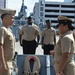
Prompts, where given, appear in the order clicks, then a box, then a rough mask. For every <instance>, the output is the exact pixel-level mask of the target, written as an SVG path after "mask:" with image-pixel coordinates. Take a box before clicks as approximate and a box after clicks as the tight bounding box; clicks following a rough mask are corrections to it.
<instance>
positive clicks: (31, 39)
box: [20, 17, 40, 54]
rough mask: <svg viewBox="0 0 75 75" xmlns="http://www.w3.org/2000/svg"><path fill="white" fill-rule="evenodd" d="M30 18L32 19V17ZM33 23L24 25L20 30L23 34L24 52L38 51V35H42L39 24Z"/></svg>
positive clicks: (33, 52) (32, 52)
mask: <svg viewBox="0 0 75 75" xmlns="http://www.w3.org/2000/svg"><path fill="white" fill-rule="evenodd" d="M28 19H31V17H29V18H28ZM31 24H32V25H29V24H26V25H24V26H23V27H22V28H21V30H20V35H22V46H23V54H35V51H36V46H37V43H36V37H37V36H39V35H40V32H39V28H38V26H37V25H35V24H33V23H31Z"/></svg>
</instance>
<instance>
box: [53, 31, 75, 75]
mask: <svg viewBox="0 0 75 75" xmlns="http://www.w3.org/2000/svg"><path fill="white" fill-rule="evenodd" d="M74 46H75V44H74V38H73V33H72V31H68V32H66V33H65V34H63V35H62V36H61V37H60V39H59V41H58V42H57V44H56V46H55V49H54V68H55V71H56V75H57V72H58V69H59V65H60V60H61V56H62V53H65V52H68V53H69V59H68V61H67V63H66V65H65V68H64V70H63V73H64V75H75V63H74V53H75V48H74Z"/></svg>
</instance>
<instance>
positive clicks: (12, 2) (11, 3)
mask: <svg viewBox="0 0 75 75" xmlns="http://www.w3.org/2000/svg"><path fill="white" fill-rule="evenodd" d="M38 1H39V0H24V5H25V6H27V9H26V11H27V16H29V13H30V12H33V7H34V5H35V3H36V2H38ZM45 1H55V2H63V1H64V0H45ZM21 5H22V0H7V5H6V8H10V9H15V10H16V15H18V12H19V11H20V8H21Z"/></svg>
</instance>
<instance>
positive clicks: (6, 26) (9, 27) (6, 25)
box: [2, 23, 10, 29]
mask: <svg viewBox="0 0 75 75" xmlns="http://www.w3.org/2000/svg"><path fill="white" fill-rule="evenodd" d="M2 25H3V26H4V27H6V28H8V29H9V28H10V27H8V26H7V25H6V24H5V23H2Z"/></svg>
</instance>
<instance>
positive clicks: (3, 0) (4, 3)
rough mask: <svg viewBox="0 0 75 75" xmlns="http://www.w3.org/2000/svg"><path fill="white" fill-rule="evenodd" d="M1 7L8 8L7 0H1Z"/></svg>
mask: <svg viewBox="0 0 75 75" xmlns="http://www.w3.org/2000/svg"><path fill="white" fill-rule="evenodd" d="M0 8H6V0H0Z"/></svg>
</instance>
